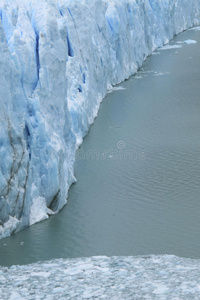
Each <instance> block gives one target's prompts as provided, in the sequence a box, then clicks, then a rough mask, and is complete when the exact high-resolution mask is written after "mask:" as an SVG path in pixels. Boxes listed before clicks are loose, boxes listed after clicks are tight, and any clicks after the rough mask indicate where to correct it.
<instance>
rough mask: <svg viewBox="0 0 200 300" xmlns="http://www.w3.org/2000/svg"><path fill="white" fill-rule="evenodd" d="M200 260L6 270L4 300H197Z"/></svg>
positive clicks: (1, 286)
mask: <svg viewBox="0 0 200 300" xmlns="http://www.w3.org/2000/svg"><path fill="white" fill-rule="evenodd" d="M199 278H200V261H199V260H191V259H184V258H178V257H175V256H149V257H111V258H108V257H91V258H80V259H72V260H63V259H60V260H54V261H48V262H42V263H37V264H32V265H27V266H12V267H11V268H3V267H1V268H0V299H2V300H4V299H5V300H11V299H12V300H22V299H23V300H29V299H31V300H35V299H38V300H39V299H45V300H54V299H59V300H62V299H63V300H64V299H76V300H79V299H108V300H110V299H112V300H122V299H124V300H141V299H142V300H143V299H148V300H153V299H163V300H164V299H166V300H169V299H173V300H175V299H176V300H183V299H184V300H189V299H191V300H195V299H200V281H199Z"/></svg>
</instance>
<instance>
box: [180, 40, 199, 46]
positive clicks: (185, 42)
mask: <svg viewBox="0 0 200 300" xmlns="http://www.w3.org/2000/svg"><path fill="white" fill-rule="evenodd" d="M183 43H184V44H188V45H189V44H197V41H195V40H186V41H184V42H183Z"/></svg>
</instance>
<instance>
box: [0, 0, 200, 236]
mask: <svg viewBox="0 0 200 300" xmlns="http://www.w3.org/2000/svg"><path fill="white" fill-rule="evenodd" d="M199 24H200V0H190V1H188V0H140V1H138V0H93V1H91V0H68V1H66V0H57V1H56V0H40V1H38V0H30V1H28V0H1V1H0V238H2V237H5V236H9V235H10V234H11V233H13V232H16V231H18V230H20V229H22V228H23V227H25V226H28V225H30V224H34V223H35V222H38V221H40V220H43V219H44V218H48V216H49V215H51V214H53V213H56V212H58V211H59V210H60V209H61V208H62V207H63V206H64V205H65V204H66V202H67V195H68V189H69V187H70V185H71V184H72V183H73V182H74V181H75V178H74V172H73V165H74V160H75V151H76V149H77V147H78V146H79V145H80V144H81V142H82V139H83V137H84V136H85V135H86V133H87V132H88V129H89V126H90V125H91V124H92V123H93V121H94V118H95V117H96V116H97V112H98V109H99V105H100V102H101V101H102V99H103V98H104V96H105V95H106V93H107V90H109V89H110V88H111V87H113V86H115V85H116V84H119V83H120V82H122V81H123V80H124V79H126V78H128V77H129V76H130V75H132V74H134V73H135V72H136V71H137V70H138V68H139V67H140V66H141V65H142V63H143V62H144V60H145V58H146V57H147V56H148V55H150V54H151V53H152V52H153V51H154V50H155V49H156V48H157V47H161V46H163V45H164V44H166V43H167V42H168V41H169V40H170V39H171V38H172V37H173V36H174V35H175V34H177V33H179V32H181V31H183V30H184V29H187V28H191V27H192V26H194V25H196V26H197V25H199Z"/></svg>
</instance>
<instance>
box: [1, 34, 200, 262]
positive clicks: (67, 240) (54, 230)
mask: <svg viewBox="0 0 200 300" xmlns="http://www.w3.org/2000/svg"><path fill="white" fill-rule="evenodd" d="M188 39H192V40H196V41H197V43H196V44H181V43H178V44H177V42H178V41H179V42H180V41H185V40H188ZM170 44H172V45H173V44H176V45H178V46H180V47H181V48H172V49H170V50H164V51H163V50H160V51H157V52H156V53H155V55H152V56H151V57H149V58H148V59H147V60H146V61H145V63H144V66H143V68H142V69H141V70H140V71H139V73H138V74H137V75H136V76H133V77H131V78H130V79H129V80H128V81H126V82H124V83H122V84H121V85H120V87H122V88H123V90H115V91H113V92H112V93H109V94H108V95H107V96H106V98H105V100H104V101H103V103H102V105H101V108H100V111H99V115H98V118H97V119H96V121H95V124H94V125H93V126H92V127H91V129H90V132H89V134H88V135H87V137H86V138H85V140H84V142H83V144H82V146H81V148H80V149H79V151H78V153H77V162H76V166H75V173H76V177H77V180H78V181H77V183H76V184H74V185H73V186H72V188H71V189H70V192H69V199H68V204H67V206H66V207H65V208H64V209H63V210H62V211H61V212H60V213H59V214H57V215H55V216H53V217H51V218H50V219H49V220H47V221H44V222H42V223H39V224H36V225H34V226H32V227H30V228H27V229H25V230H23V231H22V232H20V233H18V234H16V235H14V236H11V237H10V238H7V239H4V240H1V241H0V264H1V265H6V266H9V265H12V264H26V263H32V262H36V261H39V260H47V259H53V258H70V257H83V256H96V255H107V256H113V255H123V256H125V255H144V254H174V255H178V256H183V257H191V258H200V238H199V237H200V51H199V49H200V48H199V47H200V31H194V30H192V31H186V32H183V33H182V34H180V35H179V36H177V37H176V38H175V39H174V40H173V41H172V42H171V43H170ZM156 54H157V55H156Z"/></svg>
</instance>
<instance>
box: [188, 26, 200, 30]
mask: <svg viewBox="0 0 200 300" xmlns="http://www.w3.org/2000/svg"><path fill="white" fill-rule="evenodd" d="M189 30H194V31H200V26H197V27H193V28H190V29H189Z"/></svg>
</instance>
